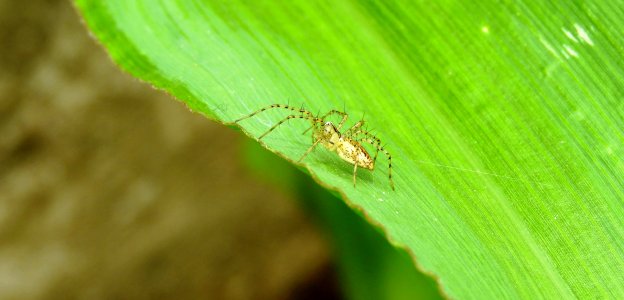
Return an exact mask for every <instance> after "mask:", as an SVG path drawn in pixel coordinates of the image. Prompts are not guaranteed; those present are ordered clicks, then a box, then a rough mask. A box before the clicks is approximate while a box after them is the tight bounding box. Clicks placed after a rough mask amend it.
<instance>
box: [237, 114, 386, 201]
mask: <svg viewBox="0 0 624 300" xmlns="http://www.w3.org/2000/svg"><path fill="white" fill-rule="evenodd" d="M273 108H281V109H286V110H290V111H292V112H293V113H292V114H290V115H289V116H287V117H286V118H284V119H282V120H281V121H279V122H277V123H276V124H275V125H273V126H272V127H271V128H269V129H268V130H267V131H266V132H265V133H263V134H262V135H260V137H259V138H258V140H261V139H262V138H264V137H265V136H266V135H267V134H269V133H270V132H271V131H273V130H275V129H276V128H277V127H279V126H280V125H282V124H283V123H284V122H286V121H288V120H290V119H302V120H307V121H308V122H310V125H311V127H310V128H308V129H307V130H306V131H304V132H303V133H304V134H305V133H307V132H308V131H309V130H312V146H310V148H308V150H307V151H306V152H305V153H304V154H303V156H301V158H300V159H299V161H302V160H303V159H304V158H305V157H306V156H307V155H308V154H309V153H310V152H312V150H314V148H316V146H317V145H318V144H319V143H320V144H322V145H323V146H324V147H325V148H327V149H328V150H330V151H332V152H336V154H338V156H339V157H340V158H341V159H342V160H344V161H346V162H348V163H350V164H352V165H353V186H354V187H355V182H356V177H357V169H358V167H360V168H364V169H368V170H371V171H372V170H374V169H375V161H376V160H377V154H378V153H379V151H381V152H383V153H384V154H385V155H386V157H387V158H388V179H389V180H390V187H391V188H392V190H394V183H393V182H392V156H391V155H390V153H388V151H386V150H385V149H384V148H383V146H382V145H381V141H380V140H379V139H378V138H377V137H375V136H374V135H372V134H371V133H369V132H367V131H366V130H364V129H362V126H363V125H364V121H363V120H362V121H359V122H357V123H356V124H354V125H353V126H351V127H350V128H349V129H347V130H346V131H344V132H341V131H340V130H341V128H342V126H343V125H344V123H345V121H346V120H347V118H348V117H349V116H348V115H347V114H346V113H344V112H341V111H337V110H331V111H329V112H328V113H326V114H324V115H323V116H320V117H319V116H315V115H313V114H312V113H311V112H309V111H307V110H305V109H303V108H300V109H299V108H295V107H292V106H289V105H284V104H273V105H271V106H267V107H264V108H261V109H259V110H257V111H255V112H253V113H251V114H249V115H246V116H244V117H242V118H240V119H238V120H236V121H234V123H238V122H240V121H242V120H244V119H247V118H251V117H253V116H255V115H256V114H258V113H260V112H263V111H265V110H267V109H273ZM331 115H339V116H341V117H342V119H341V120H340V123H338V125H334V123H332V122H328V121H325V119H326V118H327V117H329V116H331ZM362 143H367V144H370V145H372V146H373V147H375V150H376V151H375V156H374V157H372V158H371V156H370V154H369V153H368V151H367V150H366V148H364V146H363V145H362Z"/></svg>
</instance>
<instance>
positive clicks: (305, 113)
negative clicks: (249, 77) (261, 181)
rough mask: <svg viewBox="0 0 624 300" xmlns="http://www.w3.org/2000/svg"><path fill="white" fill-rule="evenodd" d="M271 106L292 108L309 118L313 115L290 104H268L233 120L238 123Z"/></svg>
mask: <svg viewBox="0 0 624 300" xmlns="http://www.w3.org/2000/svg"><path fill="white" fill-rule="evenodd" d="M272 108H282V109H288V110H292V111H294V112H299V113H301V115H302V116H303V115H305V116H308V117H310V118H314V116H313V115H312V113H311V112H309V111H307V110H305V109H303V108H296V107H293V106H290V105H285V104H273V105H269V106H267V107H263V108H261V109H259V110H256V111H254V112H252V113H250V114H248V115H246V116H244V117H242V118H239V119H238V120H236V121H234V123H238V122H240V121H242V120H245V119H247V118H251V117H253V116H255V115H256V114H259V113H261V112H263V111H265V110H267V109H272Z"/></svg>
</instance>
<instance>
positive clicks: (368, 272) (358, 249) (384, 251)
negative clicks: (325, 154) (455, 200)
mask: <svg viewBox="0 0 624 300" xmlns="http://www.w3.org/2000/svg"><path fill="white" fill-rule="evenodd" d="M243 149H244V151H243V153H244V155H243V157H244V160H245V161H246V162H247V165H248V166H249V167H250V170H251V171H252V172H253V173H254V174H256V175H257V176H258V177H259V179H260V180H263V181H265V182H269V183H273V184H279V185H280V186H284V187H289V188H292V189H293V190H291V191H290V192H291V193H293V194H298V195H299V197H297V199H299V200H300V202H301V204H302V206H303V207H304V208H305V209H306V211H307V212H308V214H310V215H312V216H313V217H314V219H315V221H317V223H320V225H321V227H322V229H324V231H326V232H327V233H328V238H329V240H330V241H331V245H332V250H333V251H332V252H333V253H334V256H335V265H336V268H337V271H338V274H339V277H340V278H339V279H340V283H341V287H342V292H343V294H344V296H345V298H346V299H354V300H367V299H371V300H378V299H392V300H401V299H410V300H412V299H441V298H442V297H441V295H440V294H439V291H438V289H437V285H436V283H435V282H434V281H433V280H432V278H430V277H428V276H426V275H425V274H422V273H420V272H418V271H417V270H416V268H415V267H414V265H413V264H412V263H411V258H410V256H409V255H408V254H407V253H406V252H405V251H402V249H397V248H394V247H392V246H391V245H390V244H389V243H388V241H387V240H386V239H385V237H384V236H383V234H382V233H381V232H378V231H376V230H374V228H373V227H371V226H370V224H368V223H367V222H366V221H365V218H363V217H362V216H360V215H358V214H357V212H354V211H353V210H351V209H349V208H348V207H347V206H346V205H345V204H344V203H342V202H341V201H338V199H337V198H336V197H335V196H334V195H332V194H331V193H330V192H328V191H327V190H325V189H322V188H321V187H319V186H318V185H316V184H314V182H313V181H312V180H311V179H310V178H309V177H308V176H307V174H305V177H304V174H303V173H302V172H299V171H298V170H297V169H296V168H295V167H293V166H292V165H291V164H289V163H287V162H286V161H284V160H282V159H281V158H279V157H277V156H276V155H274V154H273V153H270V152H269V151H267V150H265V149H263V148H261V147H260V146H259V145H258V144H257V143H255V142H253V144H252V143H251V142H246V143H244V145H243Z"/></svg>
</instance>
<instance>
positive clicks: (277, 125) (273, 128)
mask: <svg viewBox="0 0 624 300" xmlns="http://www.w3.org/2000/svg"><path fill="white" fill-rule="evenodd" d="M290 119H308V120H310V121H311V122H312V123H314V122H317V123H318V122H322V120H320V119H317V118H314V117H309V116H296V115H290V116H288V117H286V118H284V119H283V120H281V121H279V122H277V124H275V125H273V127H271V128H269V130H267V131H266V132H265V133H263V134H262V135H261V136H260V137H259V138H258V140H261V139H262V138H263V137H265V136H266V135H267V134H269V133H270V132H271V131H273V130H275V128H277V127H279V126H280V125H282V124H283V123H284V122H286V121H288V120H290Z"/></svg>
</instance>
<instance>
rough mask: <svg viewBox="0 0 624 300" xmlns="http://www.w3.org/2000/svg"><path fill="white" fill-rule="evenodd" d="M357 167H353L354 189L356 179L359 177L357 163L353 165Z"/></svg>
mask: <svg viewBox="0 0 624 300" xmlns="http://www.w3.org/2000/svg"><path fill="white" fill-rule="evenodd" d="M353 165H354V166H355V167H353V187H355V178H356V177H357V166H358V165H357V163H356V164H353Z"/></svg>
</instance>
